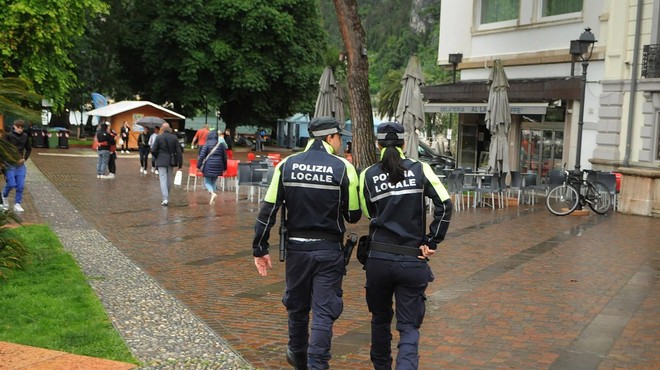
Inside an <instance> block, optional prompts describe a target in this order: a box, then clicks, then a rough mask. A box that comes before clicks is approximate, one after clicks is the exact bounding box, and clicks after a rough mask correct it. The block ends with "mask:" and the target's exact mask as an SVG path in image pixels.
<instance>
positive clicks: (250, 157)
mask: <svg viewBox="0 0 660 370" xmlns="http://www.w3.org/2000/svg"><path fill="white" fill-rule="evenodd" d="M256 157H257V156H256V155H255V154H254V153H252V152H250V153H248V161H250V162H252V161H254V159H255V158H256Z"/></svg>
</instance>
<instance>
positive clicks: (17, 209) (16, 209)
mask: <svg viewBox="0 0 660 370" xmlns="http://www.w3.org/2000/svg"><path fill="white" fill-rule="evenodd" d="M24 211H25V210H24V209H23V207H21V204H20V203H16V204H14V212H24Z"/></svg>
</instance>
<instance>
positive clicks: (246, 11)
mask: <svg viewBox="0 0 660 370" xmlns="http://www.w3.org/2000/svg"><path fill="white" fill-rule="evenodd" d="M136 6H137V8H136V11H135V12H134V18H132V19H129V20H128V23H129V24H131V25H132V26H131V29H132V30H133V34H132V35H131V36H130V37H128V38H127V44H128V45H130V48H128V49H127V50H124V51H123V53H124V55H123V56H122V59H123V60H126V59H127V58H126V56H130V58H128V60H129V61H130V62H129V63H133V64H134V63H135V62H136V60H137V61H139V63H140V70H134V71H133V72H134V73H135V74H134V78H133V79H132V80H133V82H134V83H135V89H136V90H137V91H140V92H141V95H142V96H143V97H144V98H146V99H150V100H154V101H155V102H159V103H163V102H165V101H166V100H168V101H171V102H173V103H174V104H175V107H176V108H178V109H180V110H181V112H182V113H184V114H191V113H192V112H194V110H195V109H196V108H205V107H206V106H207V105H211V106H213V105H217V106H218V107H219V110H220V114H221V117H222V118H223V120H224V121H225V122H226V123H227V126H228V127H229V128H230V129H232V130H233V129H234V128H235V127H236V126H237V125H239V124H255V125H259V126H264V125H274V124H275V122H276V120H277V118H282V117H284V116H286V115H289V114H291V113H294V112H295V111H297V110H301V111H303V112H311V111H312V110H313V106H314V100H315V96H316V94H317V92H318V85H317V81H318V76H319V75H320V74H321V71H322V68H323V64H322V53H323V51H324V50H325V39H324V35H323V32H322V30H321V28H320V22H319V15H318V9H317V2H316V1H315V0H276V1H272V0H250V1H247V0H242V1H237V0H209V1H202V0H191V1H185V2H184V1H181V2H172V1H166V0H151V1H145V2H140V3H139V4H136ZM124 65H125V66H126V65H127V63H124Z"/></svg>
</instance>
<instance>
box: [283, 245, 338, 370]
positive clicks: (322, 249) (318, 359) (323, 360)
mask: <svg viewBox="0 0 660 370" xmlns="http://www.w3.org/2000/svg"><path fill="white" fill-rule="evenodd" d="M340 245H341V244H340V243H338V242H328V241H324V240H321V241H313V242H296V241H293V240H290V241H289V243H288V246H289V248H287V256H286V290H285V292H284V298H283V299H282V303H284V306H285V307H286V310H287V313H288V316H289V348H290V349H291V351H293V352H303V353H304V352H307V356H308V360H307V361H308V365H309V368H310V369H327V368H329V365H328V362H329V361H330V357H331V355H330V343H331V340H332V325H333V323H334V322H335V320H337V318H338V317H339V315H341V312H342V311H343V309H344V303H343V300H342V295H343V291H342V279H343V277H344V271H345V266H344V252H343V251H342V250H341V249H340ZM310 309H311V310H312V315H313V316H312V330H311V333H310V334H308V333H309V311H310ZM308 345H309V347H308Z"/></svg>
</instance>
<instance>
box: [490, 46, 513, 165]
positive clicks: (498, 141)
mask: <svg viewBox="0 0 660 370" xmlns="http://www.w3.org/2000/svg"><path fill="white" fill-rule="evenodd" d="M488 82H489V83H490V92H489V94H488V110H487V111H486V128H488V130H489V131H490V133H491V137H490V148H489V153H488V170H489V172H493V173H499V174H503V173H508V172H510V170H509V129H510V128H511V108H510V107H509V97H508V94H507V90H508V88H509V80H508V79H507V77H506V73H505V72H504V67H503V66H502V61H501V60H500V59H496V60H495V62H494V64H493V68H492V69H491V71H490V76H489V77H488Z"/></svg>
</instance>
